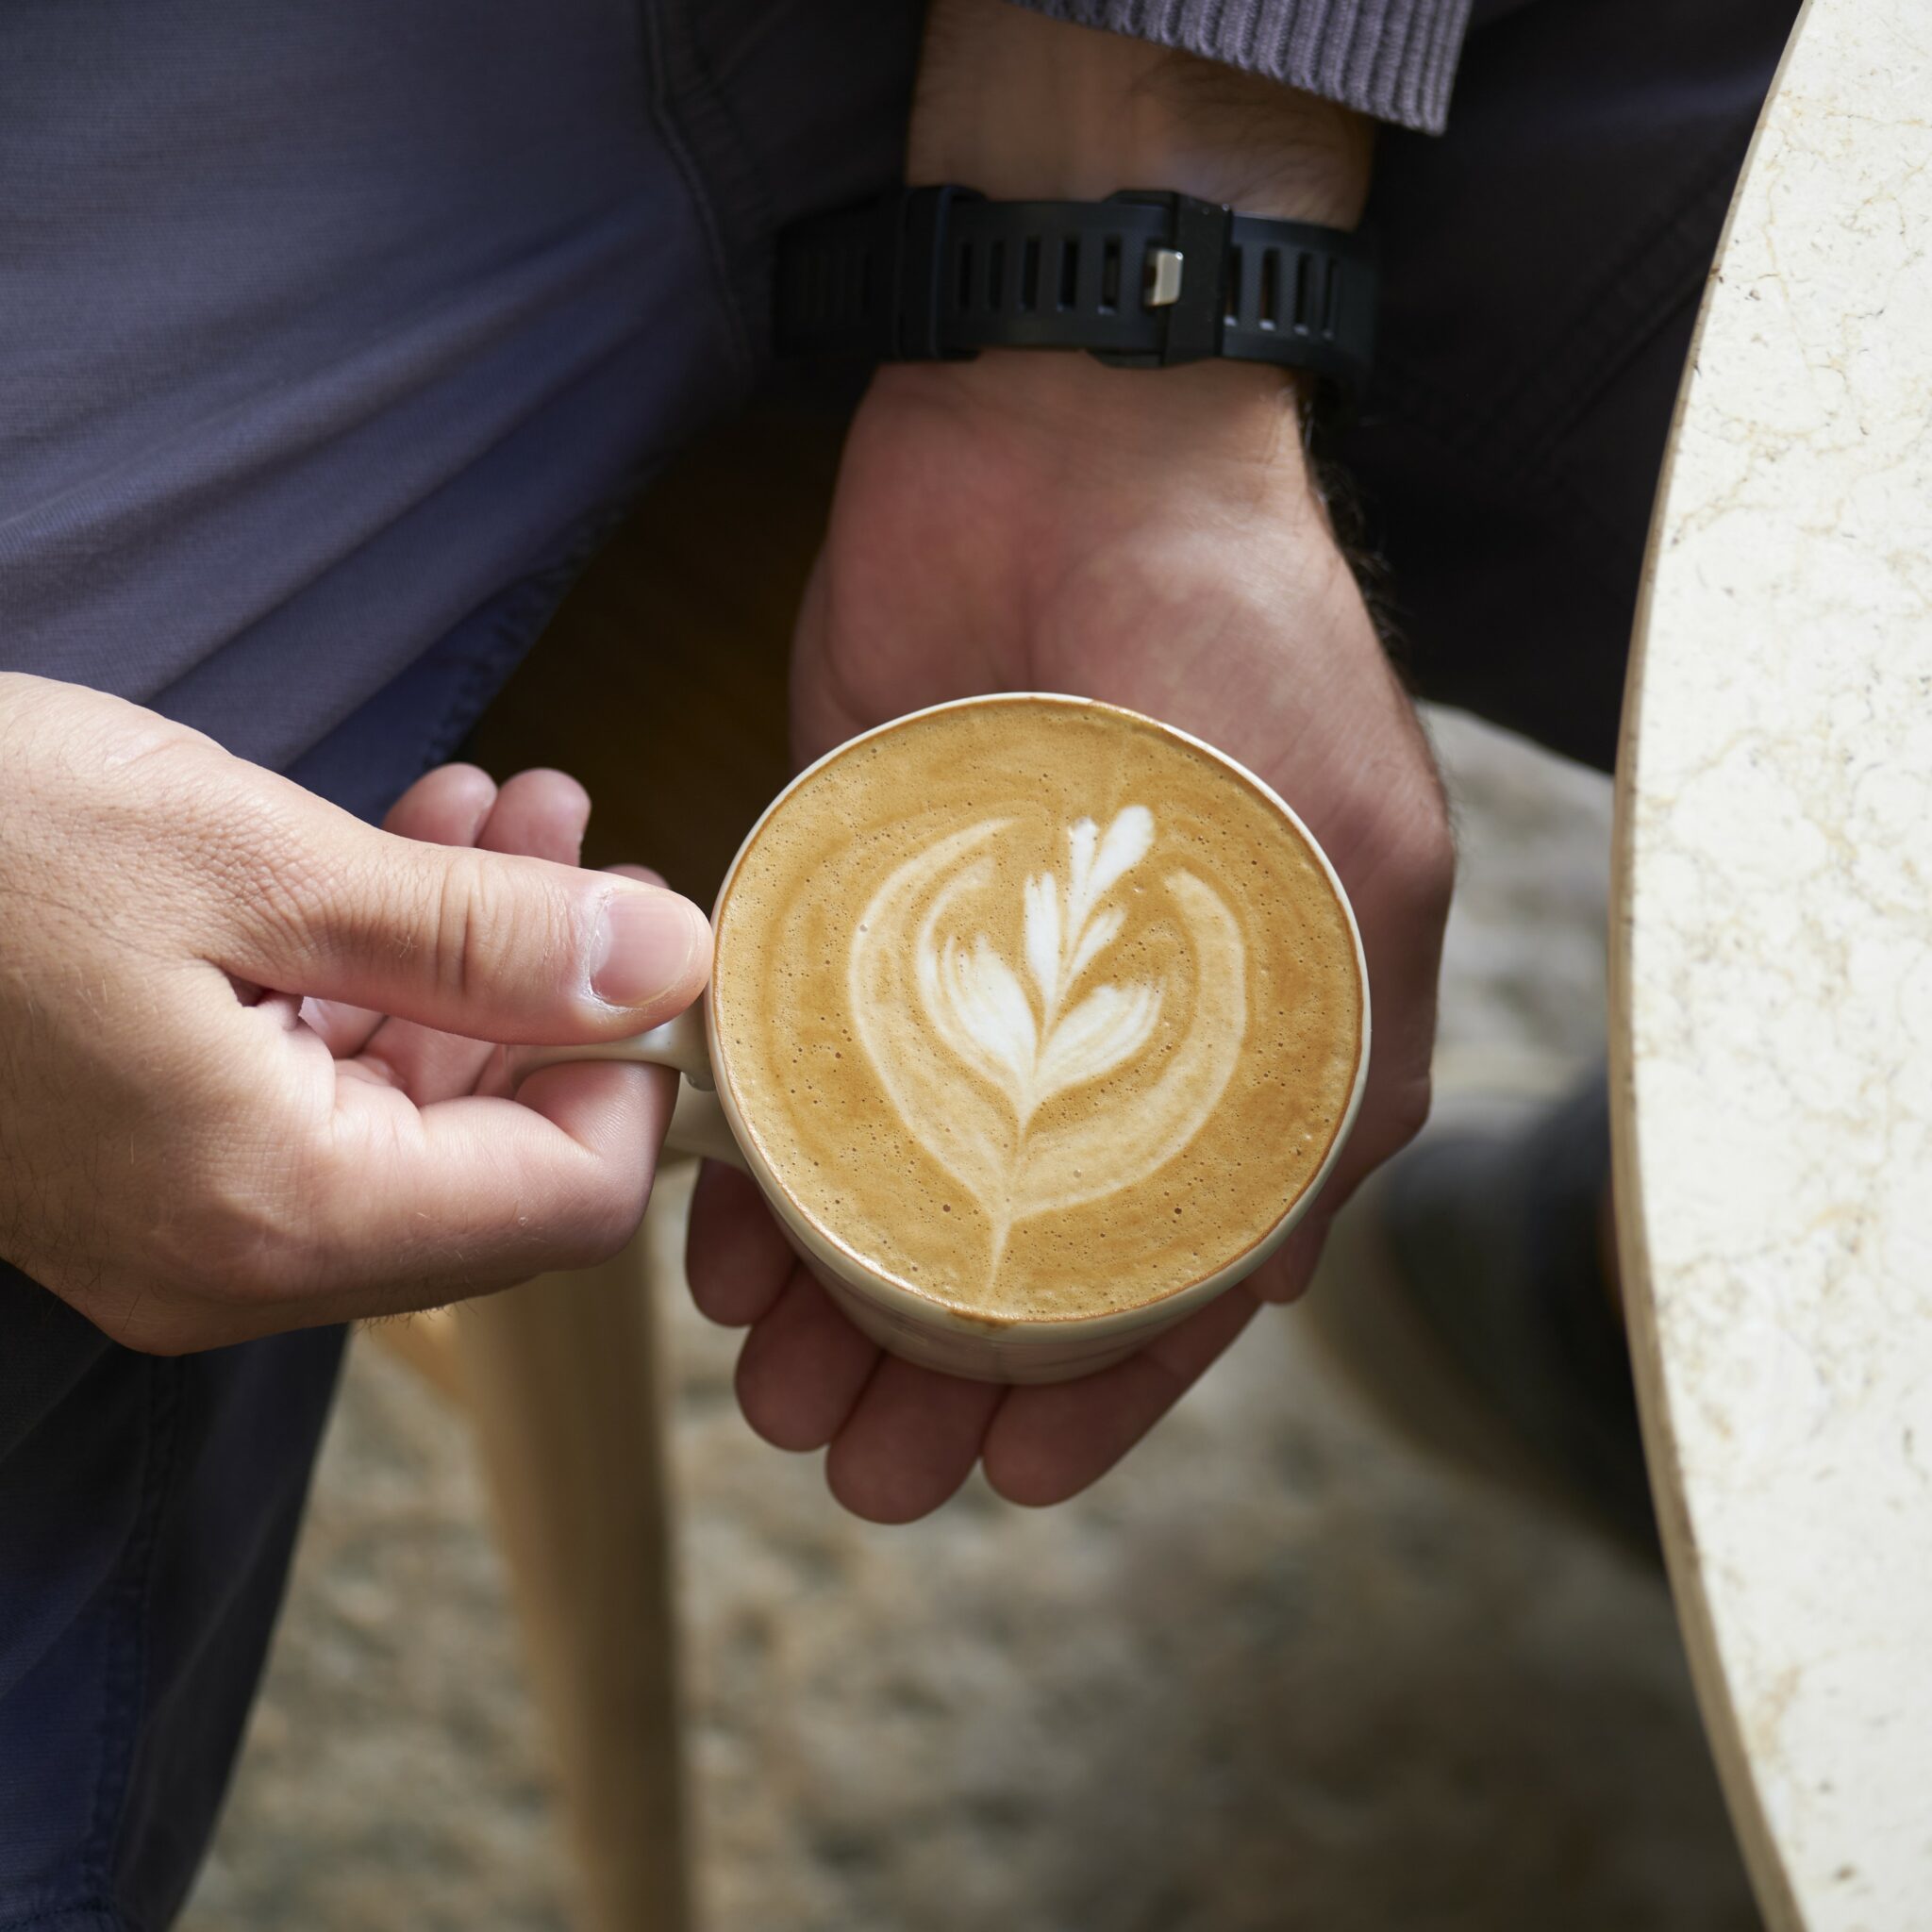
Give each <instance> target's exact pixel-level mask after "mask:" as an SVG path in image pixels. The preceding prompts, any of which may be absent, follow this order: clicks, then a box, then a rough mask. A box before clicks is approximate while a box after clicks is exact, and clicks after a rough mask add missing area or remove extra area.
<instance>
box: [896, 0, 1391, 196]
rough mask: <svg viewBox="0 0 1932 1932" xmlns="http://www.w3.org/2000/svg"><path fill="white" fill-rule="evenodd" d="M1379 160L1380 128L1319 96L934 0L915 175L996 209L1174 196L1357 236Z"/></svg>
mask: <svg viewBox="0 0 1932 1932" xmlns="http://www.w3.org/2000/svg"><path fill="white" fill-rule="evenodd" d="M1373 147H1374V132H1373V124H1372V123H1370V122H1368V121H1367V120H1365V119H1364V118H1363V117H1362V116H1360V115H1358V114H1356V113H1354V112H1352V111H1351V110H1350V109H1348V108H1342V107H1340V106H1338V105H1336V104H1335V103H1333V102H1330V101H1324V100H1322V99H1320V98H1319V97H1317V96H1315V95H1313V94H1307V93H1301V92H1296V91H1295V90H1293V89H1291V88H1286V87H1282V86H1279V85H1278V84H1276V83H1274V82H1273V81H1267V80H1261V79H1258V78H1257V77H1256V76H1254V75H1245V74H1241V73H1239V72H1237V71H1236V70H1234V69H1232V68H1227V67H1222V66H1218V65H1216V64H1215V63H1214V62H1211V61H1207V60H1202V59H1198V58H1194V57H1193V56H1191V55H1187V54H1177V53H1174V52H1173V51H1171V50H1169V49H1167V48H1163V47H1158V46H1156V45H1153V44H1152V43H1150V42H1143V41H1138V40H1133V39H1129V38H1126V37H1124V36H1123V35H1119V34H1114V33H1109V32H1106V31H1104V30H1102V29H1098V28H1093V27H1084V26H1072V25H1067V24H1065V23H1063V22H1060V21H1057V20H1050V19H1048V18H1046V17H1045V16H1043V15H1041V14H1037V13H1033V12H1029V11H1028V10H1026V9H1025V8H1022V7H1018V6H1015V5H1014V4H1012V0H933V5H932V8H931V11H930V13H929V14H928V16H927V22H926V33H925V43H924V51H923V53H922V56H921V60H920V72H919V82H918V87H917V90H916V92H915V95H914V102H913V111H912V120H911V125H910V127H909V130H908V153H907V170H908V180H909V181H911V182H913V183H914V184H919V183H924V182H937V181H958V182H960V183H963V184H964V185H966V186H968V187H971V188H975V189H977V190H979V191H980V192H982V193H985V194H988V195H991V196H992V197H993V198H994V199H995V200H1024V199H1064V200H1074V201H1090V200H1100V199H1103V198H1104V197H1105V196H1107V195H1109V194H1111V193H1113V192H1116V191H1117V190H1119V189H1123V188H1172V189H1178V190H1179V191H1181V192H1183V193H1187V194H1193V195H1198V196H1199V197H1201V198H1202V199H1203V200H1208V201H1214V202H1224V203H1226V204H1227V205H1228V206H1230V207H1233V208H1239V209H1241V211H1242V212H1243V213H1247V214H1261V215H1274V216H1280V217H1283V218H1286V219H1289V220H1294V221H1305V222H1319V223H1322V224H1324V225H1327V226H1332V227H1353V226H1354V225H1356V223H1357V221H1358V220H1359V219H1360V215H1361V208H1362V203H1363V201H1364V200H1365V198H1366V196H1367V193H1368V183H1369V173H1370V165H1371V159H1372V155H1373Z"/></svg>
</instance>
